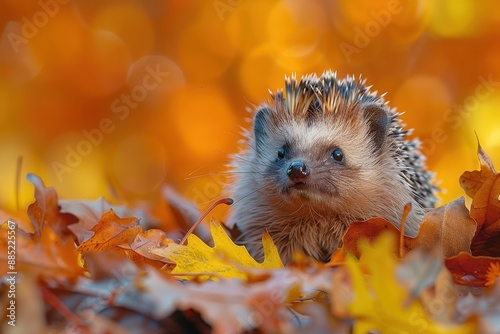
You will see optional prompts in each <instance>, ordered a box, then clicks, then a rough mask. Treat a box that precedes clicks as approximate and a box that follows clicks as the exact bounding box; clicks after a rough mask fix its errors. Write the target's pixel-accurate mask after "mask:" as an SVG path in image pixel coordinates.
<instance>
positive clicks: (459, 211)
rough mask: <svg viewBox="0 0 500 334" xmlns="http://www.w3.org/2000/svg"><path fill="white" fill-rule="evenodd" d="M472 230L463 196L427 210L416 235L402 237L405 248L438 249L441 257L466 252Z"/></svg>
mask: <svg viewBox="0 0 500 334" xmlns="http://www.w3.org/2000/svg"><path fill="white" fill-rule="evenodd" d="M475 230H476V223H475V221H474V220H473V219H472V218H470V216H469V211H468V210H467V207H466V206H465V199H464V198H463V197H461V198H459V199H457V200H455V201H453V202H450V203H448V204H446V205H444V206H441V207H439V208H437V209H433V210H431V211H430V212H428V213H427V214H426V215H425V217H424V219H423V221H422V225H420V229H419V230H418V235H417V237H416V238H407V237H405V245H406V246H407V247H408V248H409V249H415V248H417V247H418V248H423V249H426V250H432V249H433V248H435V247H436V246H439V247H440V248H441V252H442V255H443V257H451V256H455V255H457V254H459V253H460V252H470V243H471V240H472V237H473V236H474V231H475Z"/></svg>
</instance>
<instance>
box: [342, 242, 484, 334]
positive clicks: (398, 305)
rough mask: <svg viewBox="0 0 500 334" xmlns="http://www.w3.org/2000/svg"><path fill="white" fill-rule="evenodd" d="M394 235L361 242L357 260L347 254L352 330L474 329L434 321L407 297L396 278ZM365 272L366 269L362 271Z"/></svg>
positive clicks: (464, 324) (419, 303)
mask: <svg viewBox="0 0 500 334" xmlns="http://www.w3.org/2000/svg"><path fill="white" fill-rule="evenodd" d="M395 244H396V242H395V238H394V237H393V235H391V234H388V233H384V234H382V235H381V236H380V237H379V238H377V239H376V240H375V241H374V243H373V244H372V245H370V244H369V243H368V242H362V243H361V244H360V245H359V248H360V250H361V257H360V260H359V261H357V260H356V259H355V258H354V257H352V256H349V257H348V258H347V261H346V267H347V270H348V272H349V274H350V278H351V280H352V288H353V293H354V299H353V300H351V301H350V304H349V311H350V315H351V317H353V318H355V319H356V320H355V323H354V330H353V333H354V334H361V333H363V334H364V333H368V332H371V331H377V332H380V333H389V334H390V333H394V334H396V333H398V334H399V333H401V332H406V333H420V332H422V333H423V332H425V333H457V334H458V333H464V334H465V333H473V332H475V331H474V329H475V326H476V324H475V323H473V322H466V323H463V324H452V323H437V322H434V321H433V320H432V319H431V318H430V317H429V315H428V314H427V313H426V311H425V309H424V307H423V306H422V304H421V301H420V300H416V299H410V298H408V297H409V293H410V292H409V291H407V290H406V289H405V288H403V287H402V286H401V285H400V284H399V283H398V282H397V281H396V278H395V273H396V268H397V260H396V258H395V257H394V256H393V250H394V247H395ZM364 272H368V275H365V274H364Z"/></svg>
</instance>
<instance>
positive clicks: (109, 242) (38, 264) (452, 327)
mask: <svg viewBox="0 0 500 334" xmlns="http://www.w3.org/2000/svg"><path fill="white" fill-rule="evenodd" d="M478 156H479V160H480V163H481V169H480V170H479V171H472V172H465V173H464V174H463V175H462V176H461V177H460V184H461V185H462V187H463V189H464V190H465V192H466V194H467V195H468V196H470V197H471V198H472V204H471V207H470V210H469V209H467V207H466V206H465V201H464V199H463V198H461V199H458V200H456V201H454V202H451V203H449V204H447V205H444V206H442V207H440V208H437V209H435V210H433V211H431V212H429V213H428V214H427V215H426V217H425V218H424V220H423V223H422V225H421V228H420V231H419V234H418V236H417V237H416V238H409V237H406V236H403V235H401V233H400V231H399V230H397V229H396V228H395V227H394V226H393V225H391V224H390V223H389V222H387V221H385V220H383V219H381V218H377V219H371V220H369V221H366V222H356V223H353V224H352V225H351V227H350V228H349V230H348V232H347V234H346V235H345V236H344V239H343V241H344V242H343V247H342V248H341V249H339V250H338V251H337V252H336V253H335V254H334V255H333V256H332V260H331V262H330V263H327V264H324V263H318V262H315V261H312V260H311V259H308V258H305V257H303V256H301V255H300V254H297V256H296V257H295V259H294V261H293V263H291V264H289V265H287V266H286V267H285V266H283V264H282V262H281V260H280V258H279V255H278V252H277V250H276V247H275V246H274V244H273V242H272V239H271V237H270V236H269V235H268V234H267V233H265V234H264V235H263V240H262V242H263V245H264V250H265V259H264V261H263V262H262V263H258V262H256V261H255V260H254V259H253V258H252V257H251V256H250V255H249V254H248V252H247V251H246V249H245V248H244V247H243V246H237V245H235V244H234V243H233V242H232V241H231V239H230V237H229V236H228V234H227V233H226V232H225V230H224V228H223V227H222V226H221V225H220V224H219V223H217V222H214V221H212V222H211V223H210V232H211V236H212V238H213V247H210V246H208V245H207V244H206V243H205V242H203V241H202V240H201V239H200V238H199V237H197V236H196V235H194V234H190V235H189V236H188V237H187V243H186V242H185V241H184V240H183V241H181V242H179V241H174V240H173V239H172V238H169V235H168V234H166V232H165V231H162V230H160V229H145V228H144V227H143V225H141V224H142V223H141V219H138V218H134V217H133V216H134V212H133V210H132V209H129V208H127V207H125V206H120V205H112V204H110V203H109V202H107V201H105V200H104V199H100V200H97V201H94V202H90V201H70V200H60V199H58V197H57V194H56V192H55V190H54V189H53V188H46V187H45V186H44V184H43V182H42V180H41V179H40V178H38V177H37V176H35V175H32V174H30V175H28V179H29V180H30V181H31V182H32V183H33V184H34V186H35V199H36V201H35V202H34V203H33V204H31V205H30V206H29V208H28V210H27V216H26V217H22V216H21V217H19V216H17V217H15V216H9V215H8V214H7V213H5V212H2V211H0V217H1V218H2V221H3V220H5V223H4V224H3V225H2V229H1V234H0V248H1V250H0V260H1V262H0V266H1V272H0V273H1V274H2V275H3V274H4V273H8V272H12V271H14V270H12V269H13V268H12V267H9V265H11V264H12V262H9V261H8V257H7V253H8V244H9V243H8V240H10V239H9V236H10V235H11V234H12V233H10V234H9V231H12V230H13V229H14V228H13V226H15V229H14V230H15V236H16V238H15V249H16V258H15V268H14V269H15V272H16V274H15V277H16V288H15V303H16V305H17V308H16V322H15V325H16V326H15V327H12V326H11V325H9V324H8V321H9V317H8V315H9V313H8V311H5V310H6V309H7V307H8V305H9V303H10V299H9V297H8V293H7V292H9V281H8V279H9V278H10V276H9V275H5V276H4V277H3V281H2V282H3V284H2V300H1V303H2V310H3V311H2V312H3V315H2V319H3V320H2V321H3V323H2V332H3V333H13V332H16V333H17V332H18V333H41V332H49V331H50V332H51V333H129V332H130V333H197V332H199V333H209V332H214V333H242V332H252V333H260V332H262V333H301V332H307V333H327V332H330V333H351V332H354V333H368V332H379V333H499V332H500V302H499V300H500V284H498V283H497V278H498V276H499V275H500V176H499V175H498V174H497V173H496V172H495V170H494V168H493V165H492V163H491V161H490V159H489V158H488V156H487V155H486V154H485V153H484V152H483V150H482V149H481V148H479V151H478ZM177 240H178V238H177Z"/></svg>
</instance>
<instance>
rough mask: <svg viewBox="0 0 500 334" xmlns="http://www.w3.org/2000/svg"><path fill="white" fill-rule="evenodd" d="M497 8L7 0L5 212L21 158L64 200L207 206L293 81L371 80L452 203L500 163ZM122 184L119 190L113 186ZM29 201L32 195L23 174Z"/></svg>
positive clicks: (388, 0)
mask: <svg viewBox="0 0 500 334" xmlns="http://www.w3.org/2000/svg"><path fill="white" fill-rule="evenodd" d="M499 11H500V3H499V2H498V1H494V0H485V1H474V0H460V1H454V0H442V1H432V0H414V1H408V2H406V1H398V0H377V1H374V0H363V1H351V0H339V1H326V0H324V1H319V0H318V1H273V0H258V1H257V0H254V1H249V0H247V1H245V0H214V1H195V0H191V1H188V0H184V1H138V0H120V1H118V0H103V1H97V0H94V1H89V0H85V1H83V0H24V1H19V0H4V1H3V6H2V11H1V13H0V20H1V21H0V22H1V26H2V27H3V31H2V35H1V43H0V157H1V167H0V185H1V192H0V206H2V207H4V208H10V209H14V208H15V195H14V194H15V175H16V160H17V157H18V156H19V155H22V156H23V159H24V163H23V169H22V171H23V173H24V174H25V173H26V172H35V173H37V174H39V175H40V176H41V177H42V178H43V179H44V181H45V183H46V184H47V185H51V186H54V187H55V188H56V189H57V191H58V193H59V195H60V196H61V197H63V198H91V199H92V198H96V197H98V196H101V195H104V196H107V197H112V196H114V195H116V194H114V193H115V192H117V193H119V195H120V196H122V197H125V198H127V199H128V200H134V199H148V198H151V197H154V196H157V194H158V189H159V186H160V185H161V184H162V182H167V183H169V184H172V185H173V186H174V187H175V188H177V189H178V190H180V191H181V193H182V194H184V195H185V196H186V197H188V198H191V199H194V200H195V201H196V203H197V204H198V205H199V206H200V207H201V208H202V209H204V208H206V206H207V205H208V204H210V203H211V202H212V201H213V200H214V199H215V198H217V197H218V196H219V195H220V193H221V191H222V183H223V181H224V179H225V175H226V174H225V171H226V168H225V164H226V163H227V161H228V159H227V156H228V154H229V153H234V152H236V151H237V141H238V139H241V135H240V127H241V126H248V124H247V123H246V122H245V118H246V117H248V114H247V112H246V111H245V108H246V107H249V106H252V105H254V104H257V103H259V102H260V101H262V100H263V99H266V98H267V97H268V92H267V91H268V89H271V90H273V91H275V90H276V89H278V88H280V87H282V86H283V78H284V75H285V74H290V73H292V72H296V73H297V75H298V76H301V75H303V74H306V73H310V72H315V73H317V74H318V75H320V74H321V73H322V72H323V71H324V70H325V69H333V70H336V71H337V72H338V74H339V76H345V75H348V74H354V75H355V76H359V75H360V74H362V75H363V76H364V77H366V78H367V79H368V84H370V85H373V86H374V89H376V90H378V91H379V92H387V99H388V100H389V101H390V104H391V106H393V107H396V108H397V109H398V110H399V111H404V112H405V114H404V116H403V119H404V121H405V122H406V123H407V124H408V125H409V126H410V127H412V128H415V129H416V130H415V135H417V136H418V137H420V139H421V140H422V141H423V143H424V151H425V153H426V154H427V155H428V165H429V167H430V168H431V169H433V170H435V171H436V172H437V178H438V180H440V181H441V186H442V187H443V188H444V189H446V190H447V192H446V193H443V194H441V198H442V200H443V201H444V202H447V201H449V200H452V199H455V198H457V197H459V196H462V194H463V192H462V190H461V189H460V187H459V185H458V178H459V176H460V174H461V173H462V172H463V171H464V170H470V169H474V168H476V167H477V166H478V162H477V158H476V153H475V152H476V139H475V135H474V131H476V132H477V134H478V136H479V137H480V139H481V143H482V145H483V147H484V148H485V149H486V151H487V152H488V153H489V154H490V156H491V157H492V159H493V161H494V163H495V162H496V164H497V166H500V149H499V147H500V122H499V117H498V112H499V111H498V107H499V106H500V62H499V61H498V57H499V55H500V16H499V15H498V12H499ZM110 186H112V187H113V188H114V191H111V190H110V188H111V187H110ZM20 189H21V194H20V199H21V204H22V206H23V207H24V206H26V205H27V204H28V203H30V202H31V201H32V198H33V188H32V186H31V185H29V184H28V183H27V182H26V181H25V180H24V177H23V181H22V183H21V188H20Z"/></svg>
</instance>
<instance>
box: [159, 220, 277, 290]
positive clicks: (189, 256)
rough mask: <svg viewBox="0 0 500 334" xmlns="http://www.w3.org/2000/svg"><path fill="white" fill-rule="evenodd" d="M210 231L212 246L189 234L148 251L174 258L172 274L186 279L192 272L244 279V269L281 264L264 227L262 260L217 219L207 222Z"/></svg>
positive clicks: (200, 276)
mask: <svg viewBox="0 0 500 334" xmlns="http://www.w3.org/2000/svg"><path fill="white" fill-rule="evenodd" d="M210 233H211V234H212V238H213V240H214V247H213V248H212V247H209V246H208V245H207V244H205V243H204V242H203V241H202V240H201V239H200V238H198V237H197V236H196V235H194V234H191V235H190V236H189V237H188V244H187V246H184V245H179V244H175V243H172V244H169V245H168V247H163V248H157V249H152V250H151V252H152V253H154V254H156V255H160V256H162V257H164V258H167V259H169V260H171V261H174V262H175V263H176V266H175V268H174V269H173V270H172V274H177V275H179V276H180V277H183V278H187V279H192V278H194V277H195V275H196V276H197V277H198V279H201V280H206V279H209V278H217V277H224V278H239V279H242V280H244V281H246V280H247V277H248V274H249V273H248V269H277V268H283V263H282V262H281V259H280V257H279V253H278V250H277V248H276V246H275V245H274V243H273V241H272V239H271V236H270V235H269V234H268V233H267V231H266V232H265V233H264V235H263V236H262V244H263V247H264V261H263V262H262V263H259V262H257V261H255V259H254V258H252V257H251V256H250V254H249V253H248V251H247V249H246V248H245V247H244V246H238V245H236V244H235V243H233V241H232V240H231V239H230V238H229V236H228V235H227V234H226V232H225V231H224V229H223V228H222V226H221V225H220V224H219V223H218V222H215V221H211V222H210ZM204 274H206V275H204Z"/></svg>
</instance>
